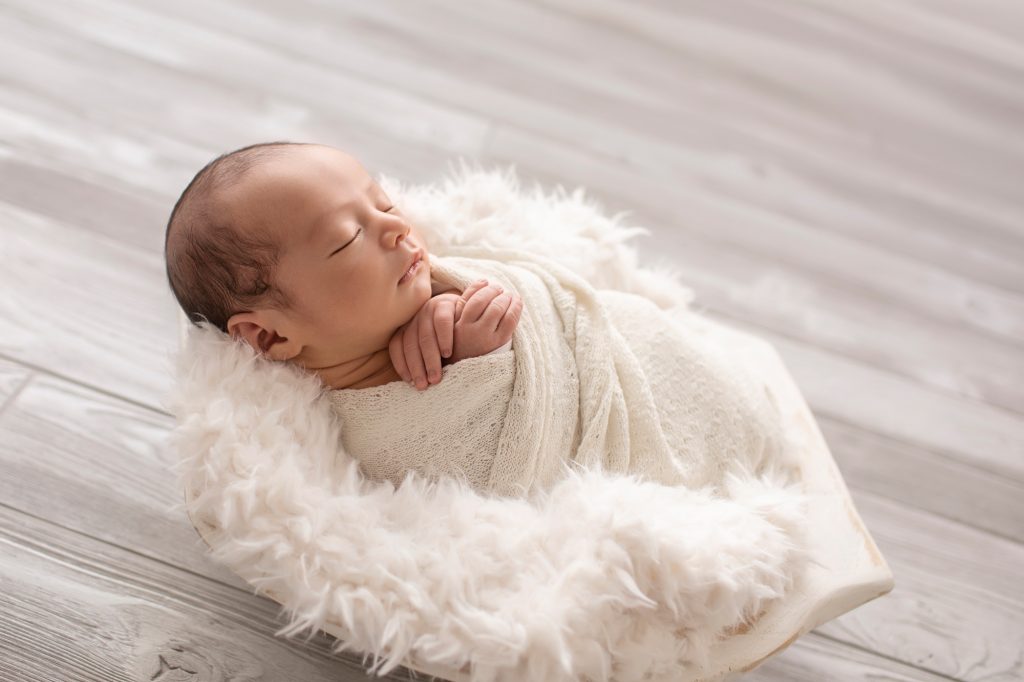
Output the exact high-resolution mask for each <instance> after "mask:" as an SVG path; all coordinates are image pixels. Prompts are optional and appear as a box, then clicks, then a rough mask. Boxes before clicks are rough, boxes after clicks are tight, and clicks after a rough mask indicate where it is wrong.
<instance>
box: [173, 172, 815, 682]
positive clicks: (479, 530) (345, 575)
mask: <svg viewBox="0 0 1024 682" xmlns="http://www.w3.org/2000/svg"><path fill="white" fill-rule="evenodd" d="M381 184H382V186H384V188H385V190H386V191H387V192H388V194H389V195H390V196H391V197H392V198H393V199H394V200H395V201H396V203H398V204H400V205H401V206H403V209H404V210H405V212H406V214H407V215H408V216H410V219H412V220H414V221H416V222H417V224H418V225H419V226H420V228H421V230H422V231H423V233H424V234H425V235H426V237H427V240H428V242H429V245H430V249H431V252H432V253H435V254H439V255H441V256H444V255H445V254H453V253H455V252H457V251H458V250H459V249H463V252H464V253H468V252H469V251H467V250H466V249H472V248H477V247H490V248H494V249H499V250H500V249H508V248H514V249H518V250H521V251H526V252H540V250H541V249H543V252H544V253H546V254H549V256H551V257H552V258H555V259H557V261H558V263H559V264H560V267H561V268H563V269H564V270H565V271H566V273H568V274H565V273H563V275H564V276H563V279H562V281H573V282H575V285H574V286H576V287H577V288H578V289H579V290H581V291H582V290H586V291H595V288H611V289H618V290H619V291H620V292H633V293H636V294H644V295H647V296H648V299H649V300H651V301H653V302H654V303H656V304H658V305H659V307H662V308H665V309H669V308H675V307H677V306H678V304H679V303H681V302H682V303H685V302H687V301H689V300H690V298H691V297H692V294H691V293H690V292H688V290H686V289H685V288H683V287H681V286H679V284H678V283H677V282H675V281H674V279H673V275H672V274H670V273H665V272H660V273H659V272H657V271H654V270H647V269H642V268H638V267H637V266H636V263H635V259H636V256H635V252H633V251H632V249H630V248H628V247H626V246H625V245H624V244H623V242H624V241H625V239H627V238H628V237H630V236H633V235H634V234H637V232H638V231H637V230H630V229H626V228H623V227H621V226H620V225H618V224H617V220H616V219H608V218H606V217H604V216H602V215H601V214H600V212H599V211H598V210H597V209H596V208H595V207H594V206H593V205H591V204H588V203H586V202H584V201H583V200H582V194H581V192H579V191H577V192H576V193H575V194H573V195H572V196H571V197H565V196H564V195H561V194H556V195H554V196H550V197H548V196H543V195H540V194H539V193H534V195H533V196H528V195H526V194H525V193H520V191H519V189H518V183H517V181H516V180H515V178H514V176H513V175H512V174H511V173H507V174H498V173H484V172H467V171H466V170H465V169H463V171H462V173H461V175H459V176H456V177H454V178H452V179H450V180H447V181H446V182H445V184H444V186H443V187H440V186H439V187H420V188H415V187H413V188H405V187H402V186H401V185H400V184H399V183H397V182H395V181H393V180H391V179H390V178H387V177H383V176H382V178H381ZM640 231H641V232H642V230H640ZM452 262H454V261H452ZM452 272H454V270H452ZM532 272H533V274H534V275H536V276H538V277H540V278H541V279H542V280H543V276H542V274H541V271H540V270H536V271H532ZM509 283H510V284H512V282H509ZM527 310H530V302H529V300H527V306H526V308H525V309H524V313H525V312H526V311H527ZM689 314H690V315H692V316H693V317H692V318H691V319H692V321H693V323H694V324H695V325H697V327H700V325H701V322H700V321H699V316H697V315H696V314H695V313H692V312H691V313H689ZM597 317H598V318H600V314H598V316H597ZM580 319H582V318H577V321H579V320H580ZM521 324H522V322H521ZM695 328H696V327H695ZM524 331H525V330H524ZM517 334H518V331H517ZM583 336H584V335H583V334H577V342H578V341H579V339H580V338H583ZM519 339H520V336H518V335H517V336H516V337H515V342H514V347H515V348H516V350H515V353H516V358H517V359H516V371H517V372H518V371H519V368H520V364H519V363H520V360H519V357H520V355H522V357H523V360H522V362H523V363H524V365H523V366H524V367H526V368H533V369H532V370H531V371H535V370H536V368H537V367H541V366H542V364H537V362H538V360H537V358H535V357H532V356H530V355H529V354H530V353H531V352H537V351H536V349H533V350H532V351H531V350H530V349H529V348H524V347H523V346H521V345H519ZM606 341H607V342H608V343H609V344H613V345H614V344H619V346H620V347H621V348H628V347H630V346H629V343H628V341H627V340H626V339H625V338H618V337H616V336H615V335H614V334H611V335H610V336H609V337H607V338H606ZM707 341H708V343H709V345H708V346H706V348H709V347H711V346H713V345H714V344H713V343H711V341H712V339H711V338H710V337H709V338H708V339H707ZM617 352H618V351H617V350H616V349H615V348H607V347H606V348H605V350H604V353H603V354H601V353H599V354H598V357H599V358H600V359H601V360H602V361H604V362H606V363H611V364H610V365H608V366H609V367H611V366H612V365H614V370H613V371H614V372H616V373H617V376H618V377H619V379H620V386H619V388H618V389H616V388H615V387H614V386H603V387H602V385H600V384H599V383H595V384H594V385H592V386H589V387H584V383H585V382H584V380H583V377H582V374H581V380H580V396H581V397H584V398H586V397H589V398H590V399H593V400H596V401H597V402H596V403H591V404H587V405H584V404H583V401H582V400H581V401H580V414H581V418H582V420H583V423H584V424H586V423H594V424H598V425H604V426H605V427H608V425H612V428H605V430H604V431H603V432H595V434H594V436H592V438H593V440H592V441H588V440H587V438H588V437H587V436H586V435H585V433H586V432H584V434H583V438H582V439H581V441H580V443H581V444H584V445H586V443H591V445H589V446H586V447H594V448H596V447H598V446H599V444H601V445H603V446H606V447H610V448H611V452H610V459H605V460H604V461H605V463H606V464H607V463H609V462H611V463H613V464H614V462H615V461H616V457H617V458H619V461H620V462H624V461H626V460H625V459H622V458H623V457H624V454H623V452H624V451H623V450H622V449H621V447H622V446H623V444H625V443H628V440H627V435H628V437H629V438H633V436H634V433H635V430H634V425H635V424H636V423H637V421H638V420H636V419H634V418H633V417H634V415H633V414H632V413H631V412H630V411H629V409H628V408H629V405H628V401H629V400H630V399H632V398H635V397H636V396H638V395H639V396H640V397H641V398H642V400H643V404H646V405H648V406H650V405H651V404H652V396H651V395H650V394H649V393H645V392H644V390H645V389H644V388H643V386H642V383H641V382H639V377H640V376H642V375H638V374H634V373H633V372H634V371H635V370H637V369H638V368H637V367H635V366H634V367H627V366H619V365H615V363H617V362H619V361H620V359H621V353H620V354H618V355H617V354H616V353H617ZM500 355H501V354H498V356H500ZM459 364H461V363H456V364H455V365H451V366H449V367H448V368H447V369H452V368H455V367H458V365H459ZM175 371H176V372H177V377H176V378H177V384H176V387H175V390H174V392H173V393H172V395H171V396H170V400H169V408H170V409H171V411H172V412H173V413H174V414H175V416H176V417H177V420H178V424H177V426H176V428H175V429H174V431H173V432H172V434H171V441H172V447H174V448H175V449H176V450H177V452H178V453H179V457H180V461H179V466H178V473H179V475H180V477H181V483H182V485H183V487H184V488H185V490H186V491H187V495H188V498H189V499H188V502H187V505H186V509H187V511H188V512H189V514H190V516H191V517H192V519H193V521H194V522H196V523H197V524H210V525H211V527H212V529H213V530H212V531H211V532H210V533H209V534H208V535H207V539H208V540H209V541H210V543H211V546H212V548H213V553H214V557H215V558H216V559H217V560H219V561H221V562H222V563H224V564H226V565H227V566H228V567H229V568H231V569H232V570H234V571H235V572H236V573H237V574H239V575H240V576H242V577H243V578H244V579H246V580H247V581H249V582H250V583H251V584H252V585H254V586H255V587H256V588H257V590H258V591H259V592H262V593H265V594H273V596H274V598H275V599H278V600H279V601H280V602H281V603H282V604H283V605H284V606H285V608H286V611H287V613H288V615H289V618H290V623H289V624H288V625H287V626H286V627H284V628H282V630H281V631H280V632H279V633H278V634H283V635H285V636H294V635H296V634H298V633H300V632H303V631H307V630H309V631H312V630H315V629H319V628H322V627H323V626H324V625H325V624H326V623H328V622H330V623H332V624H333V625H334V627H335V629H336V630H339V631H340V632H341V633H342V634H341V635H340V637H341V640H340V641H339V643H338V650H339V651H342V650H356V651H361V652H366V653H372V654H373V655H374V666H373V668H372V670H374V671H376V672H378V674H385V673H387V672H388V671H390V670H391V669H393V668H394V667H395V666H396V665H398V664H401V663H406V664H410V665H413V666H415V665H416V664H425V665H426V664H429V665H432V666H441V667H443V668H444V669H447V670H451V671H453V674H454V673H455V671H460V670H461V671H463V672H464V679H469V680H472V681H473V682H477V681H481V682H482V681H484V680H496V681H503V680H525V679H529V680H536V681H544V680H553V681H554V680H576V679H583V676H586V678H588V679H590V680H595V681H596V680H609V679H614V680H622V681H632V680H637V681H638V680H660V679H664V680H679V679H694V678H695V677H696V676H697V671H699V669H700V668H702V667H703V666H705V665H706V663H707V661H706V655H707V652H708V649H709V647H710V645H711V644H712V642H714V641H715V639H716V637H718V636H719V635H720V633H722V631H723V630H725V629H727V628H730V627H732V626H736V625H739V624H741V623H742V622H744V621H747V620H749V619H751V618H752V617H754V616H755V615H756V614H758V613H759V612H760V611H762V610H763V609H764V608H765V607H766V606H769V605H770V604H771V603H772V602H773V601H774V600H777V599H779V598H782V597H784V596H785V594H787V592H788V590H789V589H790V588H791V587H792V585H793V582H794V580H796V579H797V578H798V576H799V575H800V573H801V571H802V570H803V567H804V562H805V559H806V551H805V549H804V545H803V543H804V538H803V533H802V529H803V527H804V518H805V511H806V510H805V500H804V498H803V496H802V494H801V493H800V491H799V490H798V487H797V486H796V485H788V484H787V483H788V482H787V481H785V480H784V479H783V477H782V476H783V473H784V469H783V468H776V467H775V466H774V465H771V464H772V462H762V464H768V465H771V466H767V467H766V468H765V469H764V474H763V476H754V475H753V474H752V472H747V473H744V471H745V467H743V466H739V467H738V468H737V469H735V470H733V471H726V472H725V473H724V475H722V476H717V478H716V480H717V481H718V482H719V483H720V485H719V486H717V487H711V486H709V487H701V488H699V489H698V488H690V487H687V486H686V485H666V484H663V483H660V482H655V481H645V480H640V478H639V477H637V476H635V475H617V474H615V473H613V472H612V471H600V470H597V469H587V470H583V471H579V472H577V471H573V470H569V469H567V470H566V471H565V477H564V478H562V479H561V480H558V481H557V482H555V483H553V484H550V485H548V484H545V485H538V486H535V487H533V488H532V489H531V490H530V492H529V495H528V496H527V497H496V496H491V495H485V494H482V493H481V492H479V491H477V490H474V489H473V488H472V487H470V486H469V485H468V484H466V483H465V482H461V481H458V480H457V479H455V478H441V479H440V480H438V481H431V480H428V479H426V478H424V477H422V476H420V475H418V474H417V473H416V472H415V471H412V472H410V475H409V477H408V478H407V479H405V481H404V482H403V483H402V485H401V486H400V487H398V488H396V487H395V486H394V485H393V484H392V483H391V482H388V481H383V482H375V481H372V480H369V479H367V478H366V477H365V476H364V475H363V473H362V472H361V471H360V468H359V462H358V461H357V460H356V459H355V458H353V456H352V455H351V454H350V453H348V452H346V450H345V448H344V447H343V446H342V445H341V443H342V438H341V433H340V423H339V420H338V419H337V415H336V414H335V412H334V410H333V409H332V404H331V395H330V391H329V390H327V389H325V387H323V386H322V385H321V384H320V382H319V380H317V379H316V378H315V377H313V376H311V375H307V374H304V373H302V372H301V370H299V369H297V368H295V367H292V366H290V365H284V364H279V363H272V362H269V361H267V360H265V359H263V358H262V357H260V356H257V355H256V354H255V353H254V352H253V351H252V350H251V349H250V348H249V347H248V346H246V345H245V344H243V343H241V342H235V341H232V340H231V339H230V338H229V337H227V336H225V335H224V334H222V333H220V332H219V331H218V330H216V329H215V328H212V327H209V326H206V325H204V326H203V327H197V328H192V329H191V330H190V331H189V335H188V338H187V342H186V343H185V345H184V346H183V348H182V349H181V351H180V352H179V354H178V357H177V365H176V370H175ZM607 376H609V375H608V374H607V373H606V374H605V377H606V378H607ZM623 379H625V381H622V380H623ZM446 380H447V379H446ZM537 382H538V383H536V384H534V387H535V389H536V390H538V391H541V393H543V391H542V388H543V386H544V384H543V377H537ZM444 383H445V382H444V381H442V382H441V384H438V385H436V386H434V387H431V388H430V389H428V390H427V391H425V392H423V393H422V394H421V395H422V396H423V398H424V399H426V397H427V396H428V395H429V393H430V392H431V391H434V390H436V389H438V388H439V387H442V386H444ZM518 384H519V382H518V381H517V382H516V385H518ZM623 385H624V386H625V387H623ZM402 386H403V387H404V384H402ZM409 390H412V389H409ZM606 390H607V391H610V393H611V395H609V394H608V393H607V392H606ZM620 392H621V394H620ZM762 397H763V396H762ZM638 404H639V403H638ZM519 409H520V412H519V414H520V415H521V418H523V419H536V418H538V415H539V416H540V417H541V418H544V419H550V417H548V416H547V415H543V414H541V413H540V411H539V410H540V409H541V408H539V407H538V406H537V405H530V404H523V405H521V406H520V408H519ZM545 409H550V406H547V408H545ZM595 410H596V412H594V411H595ZM602 410H606V411H607V413H608V415H610V416H609V418H608V419H604V418H603V417H601V418H598V419H596V420H595V419H594V418H593V417H594V415H595V414H597V415H598V416H600V414H603V413H601V411H602ZM616 410H619V411H620V412H616ZM587 415H589V416H587ZM588 419H589V421H587V420H588ZM657 419H658V414H657V413H650V410H649V413H648V414H646V415H645V416H643V419H642V420H640V422H641V423H646V424H647V426H648V427H650V428H654V425H655V422H656V421H657ZM644 420H646V422H645V421H644ZM545 423H546V422H545ZM622 428H627V429H628V430H627V431H626V432H623V431H622ZM636 442H638V443H639V442H643V443H644V445H645V447H646V445H647V441H646V439H645V440H643V441H636ZM525 446H526V447H527V453H526V454H527V455H530V450H529V449H530V448H535V447H537V444H536V443H526V445H525ZM586 447H583V450H582V451H583V452H586V453H590V454H588V456H587V462H588V464H597V463H600V460H602V459H603V458H602V457H600V456H598V455H597V454H596V453H597V452H598V450H597V449H592V450H588V449H586ZM655 447H656V448H658V447H660V448H662V449H660V450H658V449H655V450H644V452H642V453H638V456H650V453H652V452H653V453H654V454H655V455H656V456H657V457H663V456H667V455H668V454H671V453H672V452H674V450H673V449H672V448H671V447H666V444H665V443H662V444H660V445H658V444H656V445H655ZM617 448H618V449H617ZM506 454H507V455H508V456H514V455H515V454H516V453H515V452H514V451H512V450H507V451H506ZM777 454H778V461H779V462H783V461H784V453H783V452H779V453H777ZM670 459H671V458H670ZM652 461H653V460H652ZM658 461H668V460H664V459H659V460H658ZM708 461H712V460H708ZM714 461H716V462H720V460H718V459H714ZM613 468H614V466H613ZM625 470H628V467H626V469H625ZM683 470H684V471H685V467H684V469H683ZM531 471H532V470H531ZM691 473H692V472H691ZM699 478H700V477H699V476H697V475H696V474H694V475H693V476H692V477H691V478H688V479H687V480H690V481H692V480H698V479H699ZM506 492H508V491H506Z"/></svg>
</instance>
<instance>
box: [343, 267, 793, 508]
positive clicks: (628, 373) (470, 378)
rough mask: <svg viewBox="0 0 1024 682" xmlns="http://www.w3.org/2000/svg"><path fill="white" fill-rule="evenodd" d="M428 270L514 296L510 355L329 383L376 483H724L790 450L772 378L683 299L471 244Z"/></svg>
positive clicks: (489, 487)
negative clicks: (589, 474) (760, 373)
mask: <svg viewBox="0 0 1024 682" xmlns="http://www.w3.org/2000/svg"><path fill="white" fill-rule="evenodd" d="M431 268H432V277H434V278H435V279H437V280H438V281H441V282H445V283H446V284H450V285H453V286H455V287H457V288H459V289H463V288H465V287H466V286H467V285H469V284H470V283H472V282H473V281H476V280H477V279H480V278H487V279H488V280H489V281H491V282H497V283H500V284H501V285H502V286H503V287H505V288H506V290H510V291H514V292H516V293H517V294H519V295H520V296H521V297H522V298H523V301H524V308H523V315H522V317H521V319H520V321H519V325H518V327H517V329H516V331H515V333H514V336H513V346H514V348H515V351H514V352H512V353H497V354H494V355H485V356H481V357H479V358H470V359H468V360H463V361H461V362H458V363H455V364H453V365H449V366H447V367H444V368H443V369H442V375H443V378H442V381H441V382H440V383H438V384H435V385H433V386H431V387H429V388H428V389H427V390H426V391H417V390H415V389H414V388H412V387H409V386H406V385H405V384H403V383H402V382H393V383H392V384H387V385H385V386H382V387H373V388H370V389H344V390H340V391H334V392H333V393H332V395H331V401H332V403H333V405H334V407H335V410H336V413H337V414H338V416H339V418H340V419H341V422H342V438H343V439H344V441H345V445H346V447H347V448H348V450H349V452H350V453H352V455H353V456H354V457H355V458H356V459H358V460H359V461H360V463H361V466H362V467H363V470H364V473H366V474H367V475H368V476H370V477H371V478H373V479H375V480H384V479H386V480H390V481H392V482H393V483H395V484H396V485H397V484H399V483H400V482H401V480H402V478H403V476H404V473H405V472H407V471H412V470H415V471H417V472H418V473H420V474H422V475H425V476H428V477H431V476H432V477H437V476H454V477H458V478H460V480H465V481H466V482H468V483H469V484H470V485H471V486H473V487H474V488H475V489H477V490H478V491H479V492H483V493H488V494H494V495H499V496H510V497H523V496H525V495H526V494H528V493H529V492H530V491H531V490H534V489H535V488H538V487H540V488H549V487H550V486H551V485H553V484H554V483H555V482H556V481H557V480H559V479H560V478H562V477H564V476H565V473H566V471H567V469H568V468H570V467H575V468H576V469H577V470H583V469H596V470H600V471H607V472H610V473H617V474H635V475H637V476H638V477H640V478H642V479H646V480H651V481H654V482H657V483H661V484H665V485H681V484H688V485H691V486H693V487H700V486H708V485H710V486H720V485H721V483H722V481H723V480H724V476H725V474H726V472H727V471H730V470H731V471H734V472H739V471H746V470H750V471H754V472H755V473H758V472H760V471H761V470H762V469H763V466H765V465H768V464H779V463H780V462H781V458H783V457H784V456H785V453H784V451H783V447H782V446H783V443H782V439H781V429H780V415H779V414H778V412H777V411H776V410H775V409H774V405H773V404H772V403H771V401H770V399H769V396H768V395H767V392H766V390H765V388H766V387H764V386H763V382H762V383H760V384H759V383H758V378H757V376H756V374H752V373H751V372H750V371H749V370H744V369H743V368H742V367H736V366H734V365H735V364H736V363H735V362H734V361H730V360H729V359H728V358H726V357H724V356H722V354H721V353H719V352H716V351H715V349H713V348H711V347H709V346H708V344H707V343H706V341H704V340H703V339H702V338H701V335H700V334H699V333H698V332H696V331H695V328H694V327H693V326H692V325H690V326H689V328H688V323H687V319H689V318H693V317H694V316H695V313H693V312H691V311H689V310H687V309H686V308H685V306H681V307H680V308H678V309H677V310H663V309H661V308H659V307H658V306H656V305H654V304H653V303H652V302H651V301H650V300H648V299H646V298H644V297H642V296H638V295H635V294H629V293H625V292H617V291H612V290H603V291H602V290H597V289H595V288H594V287H593V286H591V285H590V284H589V283H588V282H587V281H586V280H584V279H583V278H582V277H580V276H579V275H577V274H576V273H574V272H572V271H571V270H569V269H568V268H566V267H564V266H562V265H561V264H559V263H558V262H556V261H553V260H550V259H547V258H544V257H542V256H539V255H537V254H534V253H530V252H524V251H520V250H514V249H507V248H495V247H462V248H459V249H458V250H457V251H456V252H449V254H448V255H446V256H444V257H434V258H432V264H431ZM652 339H653V340H655V341H653V342H652Z"/></svg>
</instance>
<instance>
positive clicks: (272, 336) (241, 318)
mask: <svg viewBox="0 0 1024 682" xmlns="http://www.w3.org/2000/svg"><path fill="white" fill-rule="evenodd" d="M268 327H269V325H266V326H265V321H263V320H262V319H260V317H259V316H258V314H256V313H251V312H249V313H238V314H237V315H233V316H232V317H231V319H230V320H228V324H227V328H228V333H229V334H230V335H231V337H232V338H235V339H242V340H243V341H245V342H246V343H247V344H249V347H250V348H252V349H253V350H255V351H256V352H258V353H261V354H264V355H267V356H268V357H270V358H271V359H273V360H287V359H288V358H289V357H291V356H292V355H293V353H290V352H289V349H288V348H286V345H287V343H286V342H287V341H288V339H286V338H285V337H283V336H280V335H278V333H277V332H276V331H274V330H273V329H270V328H268Z"/></svg>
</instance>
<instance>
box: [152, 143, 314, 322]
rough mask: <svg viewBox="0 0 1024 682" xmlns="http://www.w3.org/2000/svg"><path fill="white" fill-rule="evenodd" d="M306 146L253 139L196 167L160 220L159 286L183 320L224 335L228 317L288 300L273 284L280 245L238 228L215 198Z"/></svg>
mask: <svg viewBox="0 0 1024 682" xmlns="http://www.w3.org/2000/svg"><path fill="white" fill-rule="evenodd" d="M304 144H309V143H306V142H284V141H278V142H261V143H259V144H253V145H249V146H247V147H242V148H240V149H236V150H235V151H232V152H227V153H225V154H221V155H220V156H218V157H217V158H215V159H214V160H213V161H210V162H209V163H208V164H206V165H205V166H203V168H202V169H200V171H199V172H198V173H196V175H195V177H194V178H192V181H191V182H190V183H188V186H187V187H186V188H185V190H184V191H183V192H182V193H181V196H180V197H178V201H177V202H176V203H175V204H174V209H173V210H172V211H171V217H170V219H169V220H168V221H167V233H166V235H165V237H164V258H165V261H166V266H167V281H168V282H169V283H170V285H171V291H173V292H174V297H175V298H176V299H177V300H178V304H179V305H180V306H181V308H182V310H184V311H185V313H186V314H187V315H188V318H189V320H190V321H191V322H192V323H193V324H196V325H198V323H199V321H200V320H201V319H204V318H205V319H206V320H207V321H208V322H210V323H212V324H214V325H215V326H217V327H218V328H219V329H220V330H221V331H222V332H225V333H227V331H228V330H227V323H228V320H229V319H230V318H231V316H232V315H234V314H235V313H237V312H241V311H245V310H251V309H253V308H255V307H269V308H273V309H277V310H287V309H289V308H291V307H292V301H291V300H290V298H289V296H288V295H287V294H286V293H285V292H284V291H283V290H282V289H281V288H280V287H278V286H276V285H275V284H274V269H275V267H276V266H277V264H278V261H279V259H280V255H281V254H280V245H279V244H278V243H277V241H276V240H275V239H274V238H272V237H271V235H268V234H266V233H265V232H263V231H261V230H259V229H256V228H250V229H242V226H239V225H235V224H233V223H232V219H231V217H230V216H228V215H227V214H226V213H225V212H224V211H223V210H218V208H219V206H222V205H220V204H218V203H217V200H216V197H217V194H218V193H219V192H221V191H223V190H225V189H227V188H229V187H231V186H233V185H234V184H236V183H238V182H239V181H240V180H241V179H242V178H243V176H244V175H245V174H246V172H248V171H249V170H250V169H252V168H253V167H254V166H256V165H257V164H259V163H260V162H262V161H265V160H267V159H269V158H272V157H274V156H277V155H280V154H281V153H282V152H283V151H285V150H286V149H287V148H288V147H290V146H294V145H304Z"/></svg>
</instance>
